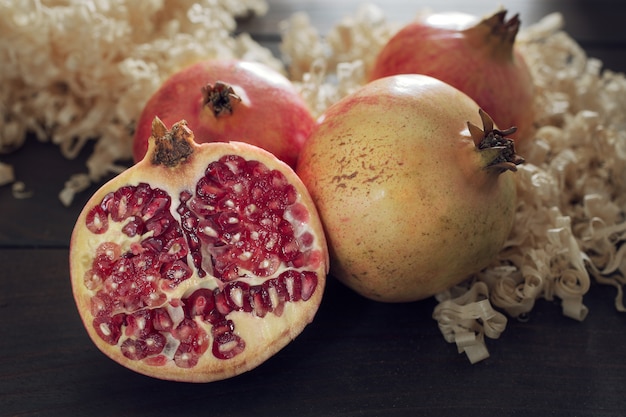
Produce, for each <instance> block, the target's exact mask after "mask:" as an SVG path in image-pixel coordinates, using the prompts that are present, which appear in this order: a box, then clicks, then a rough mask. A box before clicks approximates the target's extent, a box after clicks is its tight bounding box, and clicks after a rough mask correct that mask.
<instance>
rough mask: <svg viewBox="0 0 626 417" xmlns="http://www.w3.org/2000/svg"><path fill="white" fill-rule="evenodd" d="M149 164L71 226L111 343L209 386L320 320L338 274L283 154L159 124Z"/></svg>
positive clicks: (111, 351)
mask: <svg viewBox="0 0 626 417" xmlns="http://www.w3.org/2000/svg"><path fill="white" fill-rule="evenodd" d="M153 132H154V133H153V138H152V139H151V145H150V148H149V150H148V153H147V155H146V158H145V159H144V160H142V161H141V162H139V163H138V164H136V165H135V166H133V167H132V168H129V169H128V170H127V171H125V172H124V173H122V174H120V175H119V176H118V177H116V178H114V179H113V180H111V181H110V182H109V183H107V184H105V185H104V186H103V187H102V188H101V189H100V190H98V191H97V192H96V193H95V195H94V196H93V197H92V198H91V199H90V201H89V202H88V203H87V205H86V206H85V208H84V209H83V212H82V213H81V215H80V216H79V218H78V220H77V223H76V226H75V229H74V231H73V234H72V241H71V249H70V272H71V279H72V288H73V292H74V297H75V300H76V304H77V306H78V310H79V313H80V315H81V318H82V320H83V322H84V325H85V327H86V329H87V331H88V333H89V335H90V337H91V338H92V340H93V341H94V343H95V344H96V345H97V346H98V348H99V349H100V350H102V351H103V352H104V353H105V354H106V355H108V356H109V357H111V358H112V359H114V360H116V361H117V362H119V363H121V364H122V365H124V366H126V367H128V368H130V369H133V370H135V371H137V372H140V373H143V374H146V375H150V376H153V377H157V378H161V379H170V380H181V381H191V382H205V381H213V380H218V379H224V378H227V377H230V376H234V375H237V374H240V373H242V372H244V371H247V370H249V369H251V368H254V367H255V366H257V365H259V364H260V363H262V362H263V361H265V360H266V359H267V358H269V357H270V356H272V355H273V354H274V353H276V352H277V351H278V350H280V349H281V348H282V347H284V346H285V345H286V344H287V343H289V342H290V341H291V340H292V339H293V338H294V337H296V336H297V335H298V334H299V333H300V332H301V331H302V330H303V329H304V327H305V326H306V325H307V324H308V323H309V322H310V321H311V320H312V319H313V317H314V315H315V313H316V311H317V309H318V307H319V303H320V301H321V297H322V293H323V290H324V285H325V279H326V272H327V269H328V253H327V249H326V241H325V238H324V234H323V232H322V227H321V224H320V221H319V219H318V215H317V212H316V210H315V206H314V205H313V203H312V201H311V199H310V197H309V195H308V193H307V190H306V188H305V187H304V186H303V184H302V183H301V182H300V180H299V178H298V177H297V176H296V175H295V173H294V172H293V170H292V169H291V168H289V167H288V166H287V165H286V164H285V163H283V162H281V161H279V160H278V159H277V158H276V157H274V156H273V155H272V154H270V153H268V152H266V151H264V150H262V149H260V148H257V147H255V146H252V145H249V144H244V143H211V144H203V145H197V144H195V143H194V141H193V134H192V132H191V131H190V130H189V129H188V128H187V126H186V124H185V123H184V122H181V123H177V124H175V125H174V126H173V127H172V130H171V131H169V130H167V129H166V127H165V126H164V125H163V124H162V122H160V120H158V119H156V120H155V123H154V129H153Z"/></svg>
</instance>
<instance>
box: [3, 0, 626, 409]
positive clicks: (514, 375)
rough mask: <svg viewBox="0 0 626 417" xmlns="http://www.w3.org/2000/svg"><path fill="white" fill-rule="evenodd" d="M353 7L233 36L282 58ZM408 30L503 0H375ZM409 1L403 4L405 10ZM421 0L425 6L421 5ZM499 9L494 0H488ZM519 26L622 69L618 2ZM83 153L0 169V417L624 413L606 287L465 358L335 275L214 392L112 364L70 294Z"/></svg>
mask: <svg viewBox="0 0 626 417" xmlns="http://www.w3.org/2000/svg"><path fill="white" fill-rule="evenodd" d="M359 3H360V2H358V1H341V2H339V1H331V0H317V1H316V0H299V1H289V0H276V1H269V4H270V11H269V13H268V15H267V16H265V17H263V18H253V19H250V20H247V21H246V22H244V23H243V24H242V26H241V27H240V28H239V29H241V30H245V31H249V32H251V33H252V34H253V36H254V37H255V38H256V39H258V40H260V41H262V42H263V43H264V44H265V45H268V46H270V47H272V48H273V49H274V50H276V49H277V44H278V41H279V30H278V23H279V22H280V21H281V20H283V19H285V18H287V17H289V16H290V15H291V14H292V13H294V12H295V11H300V10H304V11H306V12H308V13H309V16H310V17H311V20H312V22H313V23H314V25H315V26H316V27H318V28H319V30H320V31H321V32H322V33H324V31H326V30H328V28H329V27H330V26H331V25H332V24H333V23H335V22H337V21H338V20H339V19H341V18H342V17H344V16H345V15H348V14H351V13H353V12H354V11H355V10H356V8H357V5H358V4H359ZM379 3H380V5H381V8H382V9H383V10H384V11H385V12H386V13H387V16H388V18H389V19H390V20H395V21H399V22H403V21H406V20H408V19H409V18H410V17H411V16H412V15H414V14H415V12H416V11H418V10H420V9H422V8H423V7H425V6H430V7H431V8H432V9H434V10H461V11H470V12H474V13H476V14H484V13H487V12H490V11H493V10H494V8H495V7H497V6H498V4H499V3H498V2H491V1H482V0H481V1H475V2H472V3H471V4H470V2H463V1H460V0H456V1H454V0H449V1H446V0H439V1H437V2H427V1H414V2H412V3H410V2H405V1H402V0H386V1H384V2H382V1H381V2H379ZM409 3H410V4H409ZM431 3H432V4H431ZM497 3H498V4H497ZM505 5H506V7H507V8H508V9H509V10H510V11H511V12H520V14H521V16H522V19H523V21H524V22H525V23H532V22H534V21H537V20H538V19H540V18H541V17H543V16H544V15H546V14H547V13H550V12H553V11H560V12H561V13H562V14H563V16H564V18H565V22H566V30H567V31H568V32H569V33H570V34H571V35H572V36H573V37H574V38H575V39H576V40H577V41H578V42H579V43H580V44H581V45H582V46H583V47H584V48H585V50H586V51H587V52H588V54H589V55H590V56H595V57H598V58H600V59H602V60H603V61H604V63H605V66H606V67H608V68H611V69H614V70H616V71H621V72H624V71H626V32H625V31H624V30H623V27H624V24H623V21H624V18H625V17H626V3H623V2H621V1H617V0H616V1H583V0H580V1H574V0H550V1H543V0H533V1H525V0H510V1H508V2H506V4H505ZM88 153H89V149H86V150H85V151H84V152H83V153H82V154H81V155H80V156H79V158H78V159H76V160H73V161H68V160H65V159H63V158H62V157H61V156H59V155H58V152H57V151H56V149H55V147H54V146H53V145H50V144H42V143H38V142H36V141H35V140H34V139H31V140H29V141H28V143H27V145H26V146H24V147H23V148H21V149H20V150H18V151H16V152H14V153H12V154H10V155H6V156H5V155H3V156H1V157H0V160H1V161H3V162H8V163H11V164H13V165H15V167H16V170H17V176H18V177H19V178H20V179H21V180H23V181H24V182H25V183H26V184H27V185H28V187H29V189H30V190H32V191H33V192H34V195H33V197H31V198H29V199H24V200H16V199H14V198H13V197H12V196H11V191H10V187H0V335H1V336H0V415H2V416H35V415H37V416H40V415H41V416H44V415H45V416H115V417H121V416H131V415H133V416H134V415H146V416H147V415H150V416H160V415H174V414H176V415H184V416H193V415H203V416H205V415H206V416H209V415H214V416H277V415H280V416H283V415H284V416H366V415H367V416H418V415H425V416H488V415H494V416H505V415H519V416H527V415H530V416H535V415H537V416H546V415H550V416H568V417H569V416H623V415H626V350H625V349H624V346H626V331H625V330H626V315H624V314H622V313H618V312H617V311H616V310H615V309H614V307H613V297H614V295H615V293H614V290H613V289H612V288H608V287H604V286H599V285H596V284H593V285H592V288H591V290H590V291H589V293H588V294H587V296H586V297H585V304H586V305H587V306H588V307H589V310H590V313H589V315H588V317H587V318H586V320H584V321H583V322H577V321H574V320H571V319H568V318H566V317H564V316H563V315H562V314H561V309H560V307H559V306H558V305H557V303H553V302H547V301H539V302H538V304H537V306H536V307H535V309H534V310H533V312H532V313H531V315H530V317H529V320H528V321H526V322H519V321H516V320H510V321H509V324H508V326H507V329H506V331H505V332H504V334H503V335H502V337H501V338H500V339H498V340H488V345H487V346H488V348H489V350H490V353H491V357H490V358H488V359H487V360H484V361H482V362H479V363H477V364H475V365H471V364H470V363H469V362H468V360H467V358H466V357H465V356H464V355H460V354H458V353H457V352H456V347H455V346H454V345H452V344H448V343H446V342H445V341H444V339H443V337H442V335H441V333H440V332H439V329H438V328H437V324H436V322H435V321H434V320H433V319H432V318H431V315H432V311H433V308H434V306H435V304H436V303H435V301H434V300H432V299H431V300H426V301H423V302H419V303H408V304H391V305H390V304H380V303H375V302H371V301H368V300H365V299H363V298H361V297H359V296H357V295H355V294H354V293H352V292H351V291H348V290H347V289H346V288H344V287H343V286H341V285H339V284H338V283H336V282H334V281H332V280H331V282H330V284H329V286H328V288H327V293H326V295H325V298H324V301H323V304H322V306H321V308H320V311H319V313H318V316H317V317H316V320H315V321H314V323H313V324H312V325H310V327H308V328H307V329H306V330H305V331H304V333H303V334H302V335H301V336H300V337H299V338H297V339H296V340H295V341H294V342H293V343H291V344H290V345H289V346H287V347H286V348H285V349H284V350H283V351H281V352H279V354H277V355H276V356H274V357H273V358H271V359H270V360H269V361H267V362H266V363H264V364H263V365H261V366H260V367H259V368H257V369H255V370H253V371H251V372H249V373H247V374H244V375H241V376H239V377H236V378H233V379H230V380H225V381H221V382H215V383H211V384H195V385H194V384H184V383H173V382H166V381H160V380H155V379H151V378H148V377H145V376H141V375H138V374H135V373H133V372H131V371H128V370H126V369H124V368H123V367H121V366H119V365H117V364H115V363H114V362H112V361H111V360H109V359H108V358H106V357H105V356H104V355H103V354H101V353H100V352H99V351H98V350H97V349H96V348H95V346H94V345H93V344H92V343H91V341H90V340H89V339H88V336H87V334H86V332H85V331H84V329H83V327H82V324H81V322H80V320H79V317H78V314H77V312H76V309H75V307H74V302H73V299H72V295H71V289H70V283H69V272H68V246H69V236H70V233H71V230H72V227H73V224H74V221H75V219H76V217H77V215H78V213H79V211H80V209H81V207H82V205H83V204H84V203H85V202H86V200H87V198H88V197H89V195H90V194H91V193H92V192H93V191H94V190H95V187H92V188H91V189H89V190H87V191H86V192H84V193H82V194H80V195H79V196H78V197H77V198H76V200H75V201H74V203H73V204H72V206H71V207H69V208H65V207H63V206H62V205H61V204H60V202H59V200H58V198H57V193H58V191H59V190H60V188H61V187H62V184H63V181H65V180H66V179H67V178H68V176H69V175H70V174H72V173H75V172H82V171H84V162H85V159H86V157H87V155H88Z"/></svg>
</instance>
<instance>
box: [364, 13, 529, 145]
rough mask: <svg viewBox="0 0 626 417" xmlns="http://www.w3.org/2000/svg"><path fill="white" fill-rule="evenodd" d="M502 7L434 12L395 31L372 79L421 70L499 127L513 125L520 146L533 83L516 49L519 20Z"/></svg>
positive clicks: (524, 138)
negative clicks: (480, 15)
mask: <svg viewBox="0 0 626 417" xmlns="http://www.w3.org/2000/svg"><path fill="white" fill-rule="evenodd" d="M505 14H506V11H505V10H502V11H499V12H497V13H495V14H493V15H491V16H488V17H486V18H484V19H482V20H479V19H477V18H476V17H475V16H473V15H469V14H464V13H454V12H450V13H435V14H432V15H427V16H426V17H424V18H423V19H421V20H417V21H414V22H411V23H409V24H407V25H406V26H404V27H403V28H402V29H400V31H398V32H397V33H396V34H395V35H394V36H393V37H392V38H391V39H390V40H389V42H388V43H387V44H386V45H385V46H384V47H383V49H382V50H381V51H380V52H379V55H378V56H377V58H376V60H375V63H374V65H373V67H372V70H371V73H370V75H369V79H370V80H375V79H377V78H382V77H386V76H389V75H395V74H423V75H429V76H431V77H434V78H437V79H440V80H442V81H444V82H446V83H448V84H450V85H452V86H453V87H456V88H458V89H459V90H461V91H463V92H464V93H465V94H467V95H468V96H470V97H471V98H472V99H473V100H474V101H476V103H478V105H479V106H480V107H481V108H482V109H484V110H485V111H486V112H487V113H488V114H489V115H490V116H491V117H492V118H493V120H494V121H495V122H496V123H497V124H498V125H499V126H505V127H511V126H516V127H517V129H518V130H517V132H516V133H515V134H513V135H512V136H511V137H512V138H513V139H515V140H516V141H517V144H518V146H519V147H520V148H522V147H523V146H526V143H528V142H529V141H530V140H531V137H532V135H533V133H534V131H535V129H534V116H535V112H534V97H535V87H534V83H533V80H532V76H531V73H530V69H529V68H528V66H527V64H526V62H525V60H524V57H523V56H522V54H521V53H520V52H519V50H518V49H517V48H516V44H515V38H516V35H517V32H518V28H519V20H518V19H517V16H514V17H513V18H511V20H509V21H505Z"/></svg>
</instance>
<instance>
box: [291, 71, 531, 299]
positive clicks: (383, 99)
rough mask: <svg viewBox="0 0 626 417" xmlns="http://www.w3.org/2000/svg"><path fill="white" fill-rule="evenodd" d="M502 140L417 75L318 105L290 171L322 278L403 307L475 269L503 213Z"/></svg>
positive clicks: (509, 144) (506, 160)
mask: <svg viewBox="0 0 626 417" xmlns="http://www.w3.org/2000/svg"><path fill="white" fill-rule="evenodd" d="M480 125H482V126H483V128H482V129H481V128H480V127H479V126H480ZM514 130H515V129H514V128H513V129H510V130H506V131H501V130H498V129H497V128H496V127H495V126H494V124H493V121H492V120H491V118H490V117H489V116H488V115H487V114H486V113H485V112H483V111H481V110H480V108H479V107H478V105H477V104H476V103H475V102H474V101H473V100H472V99H471V98H469V97H468V96H467V95H466V94H464V93H462V92H461V91H459V90H457V89H456V88H454V87H452V86H450V85H449V84H446V83H444V82H442V81H440V80H437V79H435V78H432V77H429V76H425V75H417V74H405V75H396V76H390V77H385V78H381V79H378V80H375V81H372V82H371V83H369V84H366V85H365V86H363V87H361V88H360V89H358V90H357V91H355V92H354V93H352V94H349V95H347V96H346V97H344V98H343V99H341V100H340V101H338V102H336V103H335V104H333V105H332V106H330V107H329V108H328V109H327V111H326V112H325V113H324V114H323V115H322V116H321V118H320V122H319V125H318V127H317V128H316V130H314V131H313V133H312V134H311V136H310V138H309V139H308V141H307V142H306V144H305V146H304V148H303V150H302V153H301V154H300V159H299V160H298V166H297V170H296V172H297V173H298V175H299V176H300V178H301V179H302V181H303V182H304V184H305V185H306V186H307V188H308V190H309V192H310V193H311V196H312V197H313V200H314V201H315V203H316V205H317V209H318V212H319V214H320V217H321V219H322V224H323V225H324V228H325V233H326V239H327V241H328V246H329V250H330V259H331V262H330V265H331V269H330V275H331V276H334V277H336V278H338V279H339V280H340V281H342V282H344V283H345V284H346V285H347V286H349V287H351V288H352V289H354V290H355V291H357V292H358V293H360V294H361V295H363V296H365V297H368V298H371V299H373V300H378V301H386V302H405V301H414V300H420V299H423V298H426V297H429V296H431V295H433V294H435V293H437V292H439V291H443V290H445V289H446V288H448V287H450V286H452V285H455V284H457V283H459V282H460V281H462V280H464V279H465V278H467V277H469V276H470V275H471V274H472V273H474V272H477V271H479V270H481V269H482V268H484V267H485V266H487V265H488V264H489V263H490V262H491V261H492V260H493V258H494V257H495V256H496V255H497V254H498V252H499V251H500V250H501V249H502V247H503V244H504V242H505V240H506V238H507V237H508V235H509V233H510V230H511V228H512V225H513V220H514V215H515V207H516V187H515V181H514V180H515V178H514V174H513V172H514V171H516V169H517V168H516V165H518V164H519V163H521V162H522V158H521V157H519V156H518V155H517V154H516V153H515V148H514V142H513V140H512V139H508V138H506V137H505V135H508V134H510V133H512V132H513V131H514Z"/></svg>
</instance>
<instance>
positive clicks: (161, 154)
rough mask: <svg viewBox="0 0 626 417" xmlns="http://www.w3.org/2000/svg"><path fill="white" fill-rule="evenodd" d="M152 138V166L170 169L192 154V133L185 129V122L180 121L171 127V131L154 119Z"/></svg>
mask: <svg viewBox="0 0 626 417" xmlns="http://www.w3.org/2000/svg"><path fill="white" fill-rule="evenodd" d="M152 138H153V139H154V142H155V143H154V146H155V149H154V153H153V155H152V164H153V165H165V166H166V167H169V168H172V167H175V166H177V165H178V164H179V163H181V162H183V161H185V160H186V159H187V158H188V157H189V156H190V155H191V154H192V153H193V148H192V147H191V145H190V143H191V142H193V132H192V131H191V130H190V129H189V127H187V122H185V121H184V120H181V121H180V122H178V123H175V124H174V125H173V126H172V129H171V130H168V129H167V126H165V124H164V123H163V121H161V119H159V118H158V117H155V118H154V120H153V121H152Z"/></svg>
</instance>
